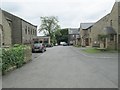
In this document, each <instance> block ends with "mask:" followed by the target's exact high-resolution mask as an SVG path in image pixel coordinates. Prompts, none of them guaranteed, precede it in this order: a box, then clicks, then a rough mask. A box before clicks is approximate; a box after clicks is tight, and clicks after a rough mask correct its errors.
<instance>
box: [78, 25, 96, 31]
mask: <svg viewBox="0 0 120 90" xmlns="http://www.w3.org/2000/svg"><path fill="white" fill-rule="evenodd" d="M93 24H94V23H81V24H80V28H82V29H83V30H85V29H88V28H89V27H91V26H93Z"/></svg>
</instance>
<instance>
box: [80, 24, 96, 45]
mask: <svg viewBox="0 0 120 90" xmlns="http://www.w3.org/2000/svg"><path fill="white" fill-rule="evenodd" d="M93 24H94V23H81V24H80V29H79V32H80V45H81V46H89V45H90V43H91V39H90V38H89V35H90V32H91V27H92V26H93Z"/></svg>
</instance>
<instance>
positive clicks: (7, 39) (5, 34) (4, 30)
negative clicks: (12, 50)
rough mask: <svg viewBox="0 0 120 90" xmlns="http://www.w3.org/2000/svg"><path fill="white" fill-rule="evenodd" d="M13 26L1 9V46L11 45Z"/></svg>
mask: <svg viewBox="0 0 120 90" xmlns="http://www.w3.org/2000/svg"><path fill="white" fill-rule="evenodd" d="M11 43H12V38H11V27H10V25H9V23H8V21H7V20H6V17H5V16H4V14H3V11H2V10H1V9H0V46H2V45H4V46H11Z"/></svg>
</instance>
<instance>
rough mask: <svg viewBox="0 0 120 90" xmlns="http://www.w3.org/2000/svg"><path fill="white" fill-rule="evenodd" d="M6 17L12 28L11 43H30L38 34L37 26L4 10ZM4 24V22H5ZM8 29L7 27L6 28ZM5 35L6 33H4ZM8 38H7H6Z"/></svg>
mask: <svg viewBox="0 0 120 90" xmlns="http://www.w3.org/2000/svg"><path fill="white" fill-rule="evenodd" d="M2 13H3V14H4V16H5V19H6V21H7V23H8V25H9V27H10V28H11V44H12V45H13V44H30V43H31V40H32V38H33V37H36V36H37V26H35V25H32V24H31V23H29V22H27V21H25V20H23V19H22V18H19V17H17V16H15V15H13V14H11V13H8V12H6V11H4V10H2ZM3 21H4V20H3ZM3 25H4V24H3ZM6 30H7V29H6ZM3 35H4V36H5V34H3ZM5 40H6V39H5Z"/></svg>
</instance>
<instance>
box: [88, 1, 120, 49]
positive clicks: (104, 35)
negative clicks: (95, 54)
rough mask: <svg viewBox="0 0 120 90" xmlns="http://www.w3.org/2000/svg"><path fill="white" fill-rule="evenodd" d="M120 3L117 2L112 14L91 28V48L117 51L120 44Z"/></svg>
mask: <svg viewBox="0 0 120 90" xmlns="http://www.w3.org/2000/svg"><path fill="white" fill-rule="evenodd" d="M119 31H120V2H115V4H114V6H113V8H112V10H111V12H110V13H109V14H107V15H106V16H104V17H103V18H101V19H100V20H99V21H97V22H96V23H95V24H94V25H93V27H92V28H91V33H90V38H91V46H96V45H97V46H98V47H101V48H109V49H117V48H118V43H119V42H120V41H119V39H118V37H120V33H119Z"/></svg>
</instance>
